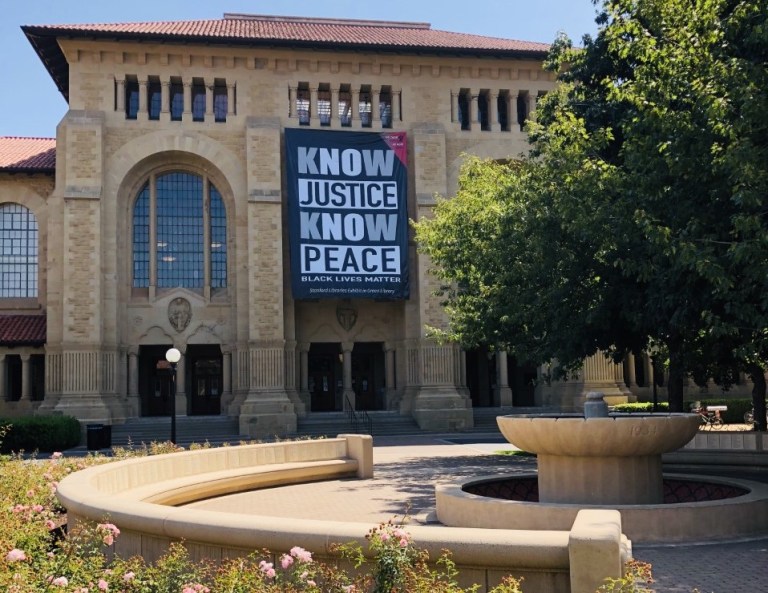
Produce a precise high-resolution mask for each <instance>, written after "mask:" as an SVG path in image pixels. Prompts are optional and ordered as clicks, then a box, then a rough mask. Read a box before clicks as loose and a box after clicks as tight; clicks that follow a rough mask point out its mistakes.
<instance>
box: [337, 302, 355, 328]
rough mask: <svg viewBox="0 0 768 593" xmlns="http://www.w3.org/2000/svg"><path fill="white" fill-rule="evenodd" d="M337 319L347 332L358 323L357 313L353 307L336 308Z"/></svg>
mask: <svg viewBox="0 0 768 593" xmlns="http://www.w3.org/2000/svg"><path fill="white" fill-rule="evenodd" d="M336 319H338V321H339V325H340V326H341V327H343V328H344V329H345V330H346V331H349V330H351V329H352V328H353V327H355V323H357V311H355V309H353V308H352V307H344V306H340V307H337V308H336Z"/></svg>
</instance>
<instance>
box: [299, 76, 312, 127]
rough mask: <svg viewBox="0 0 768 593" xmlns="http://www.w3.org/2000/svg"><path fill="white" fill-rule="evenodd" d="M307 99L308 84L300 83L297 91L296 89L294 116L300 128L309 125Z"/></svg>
mask: <svg viewBox="0 0 768 593" xmlns="http://www.w3.org/2000/svg"><path fill="white" fill-rule="evenodd" d="M309 97H310V95H309V84H308V83H306V82H300V83H299V87H298V89H296V115H298V117H299V124H300V125H302V126H308V125H309V118H310V112H309V107H310V105H309Z"/></svg>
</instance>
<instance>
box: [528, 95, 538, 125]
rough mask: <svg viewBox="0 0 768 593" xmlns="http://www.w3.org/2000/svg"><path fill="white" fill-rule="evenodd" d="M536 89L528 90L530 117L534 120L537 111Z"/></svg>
mask: <svg viewBox="0 0 768 593" xmlns="http://www.w3.org/2000/svg"><path fill="white" fill-rule="evenodd" d="M536 99H537V97H536V91H528V119H530V120H531V121H533V119H534V118H535V117H536V116H535V113H534V112H535V111H536Z"/></svg>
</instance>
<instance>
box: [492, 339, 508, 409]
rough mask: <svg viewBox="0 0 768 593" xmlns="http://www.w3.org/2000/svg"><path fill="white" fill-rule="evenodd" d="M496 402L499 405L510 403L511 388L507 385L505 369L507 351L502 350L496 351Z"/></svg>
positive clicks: (506, 370)
mask: <svg viewBox="0 0 768 593" xmlns="http://www.w3.org/2000/svg"><path fill="white" fill-rule="evenodd" d="M495 395H496V403H497V404H498V405H499V406H511V405H512V389H511V388H510V387H509V372H508V369H507V353H506V351H504V350H502V351H500V352H497V353H496V394H495Z"/></svg>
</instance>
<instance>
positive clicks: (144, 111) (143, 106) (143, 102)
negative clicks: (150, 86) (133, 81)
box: [136, 79, 149, 121]
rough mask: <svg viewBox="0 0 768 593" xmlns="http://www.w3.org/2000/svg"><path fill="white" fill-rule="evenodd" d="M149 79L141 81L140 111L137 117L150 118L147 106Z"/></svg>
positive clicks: (141, 118)
mask: <svg viewBox="0 0 768 593" xmlns="http://www.w3.org/2000/svg"><path fill="white" fill-rule="evenodd" d="M147 98H148V94H147V80H146V79H144V80H140V81H139V112H138V113H137V114H136V119H140V120H145V121H146V120H149V108H148V107H147Z"/></svg>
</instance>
